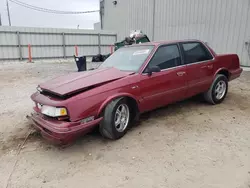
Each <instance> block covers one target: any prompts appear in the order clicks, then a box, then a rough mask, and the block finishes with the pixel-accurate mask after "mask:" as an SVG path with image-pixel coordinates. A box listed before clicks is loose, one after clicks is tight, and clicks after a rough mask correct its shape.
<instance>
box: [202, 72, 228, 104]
mask: <svg viewBox="0 0 250 188" xmlns="http://www.w3.org/2000/svg"><path fill="white" fill-rule="evenodd" d="M227 91H228V79H227V77H226V76H225V75H223V74H218V75H217V76H216V78H215V79H214V81H213V83H212V85H211V86H210V88H209V90H208V91H207V92H206V93H204V98H205V100H206V101H207V102H209V103H211V104H219V103H221V102H222V101H223V100H224V99H225V97H226V95H227Z"/></svg>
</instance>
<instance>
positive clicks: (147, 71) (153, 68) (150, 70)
mask: <svg viewBox="0 0 250 188" xmlns="http://www.w3.org/2000/svg"><path fill="white" fill-rule="evenodd" d="M145 72H146V73H147V74H148V75H149V76H151V75H152V73H153V72H161V69H160V67H158V66H152V67H148V68H147V69H146V71H145Z"/></svg>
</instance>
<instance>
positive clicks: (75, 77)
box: [31, 40, 242, 144]
mask: <svg viewBox="0 0 250 188" xmlns="http://www.w3.org/2000/svg"><path fill="white" fill-rule="evenodd" d="M241 73H242V69H241V68H240V63H239V58H238V56H237V55H236V54H227V55H217V54H216V53H215V52H214V51H213V50H212V49H211V48H210V47H208V46H207V45H206V44H205V43H203V42H201V41H198V40H186V41H174V42H153V43H146V44H145V43H144V44H140V45H132V46H128V47H123V48H121V49H119V50H117V51H116V52H115V53H114V54H112V55H111V56H110V57H109V58H108V59H107V60H106V61H105V62H104V63H103V64H101V65H100V66H99V68H98V69H96V70H91V71H86V72H79V73H72V74H69V75H65V76H62V77H58V78H55V79H53V80H51V81H49V82H46V83H43V84H40V85H39V86H38V88H37V90H38V91H37V92H36V93H34V94H33V95H32V96H31V98H32V100H33V101H34V102H35V107H34V110H35V113H33V114H32V116H31V119H32V120H33V123H34V125H35V127H36V128H37V129H38V130H39V131H40V132H41V134H42V136H43V137H45V138H46V139H49V140H51V141H54V142H57V143H62V144H66V143H69V142H71V141H73V140H74V139H76V138H77V137H78V136H79V135H82V134H85V133H87V132H89V131H91V130H92V129H93V128H94V127H96V126H98V127H99V130H100V133H101V134H102V135H103V136H104V137H107V138H109V139H119V138H121V137H122V136H124V134H125V133H126V131H127V130H128V128H129V127H130V126H131V125H132V123H133V121H134V120H135V119H136V118H138V117H139V115H140V114H141V113H143V112H146V111H150V110H153V109H155V108H159V107H161V106H165V105H167V104H170V103H174V102H176V101H180V100H183V99H186V98H189V97H191V96H194V95H197V94H203V95H204V98H205V99H206V101H208V102H209V103H211V104H219V103H221V102H222V101H223V100H224V98H225V97H226V94H227V91H228V81H231V80H233V79H235V78H237V77H239V76H240V74H241Z"/></svg>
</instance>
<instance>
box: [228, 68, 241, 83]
mask: <svg viewBox="0 0 250 188" xmlns="http://www.w3.org/2000/svg"><path fill="white" fill-rule="evenodd" d="M242 71H243V69H242V68H239V69H237V70H234V71H230V78H229V80H230V81H231V80H234V79H236V78H238V77H240V75H241V73H242Z"/></svg>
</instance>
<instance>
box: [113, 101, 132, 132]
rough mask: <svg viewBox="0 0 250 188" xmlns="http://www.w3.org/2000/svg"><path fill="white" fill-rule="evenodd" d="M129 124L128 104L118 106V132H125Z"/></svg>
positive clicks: (116, 115) (116, 116)
mask: <svg viewBox="0 0 250 188" xmlns="http://www.w3.org/2000/svg"><path fill="white" fill-rule="evenodd" d="M128 123H129V107H128V105H126V104H121V105H119V106H118V108H117V110H116V112H115V128H116V130H117V131H118V132H123V131H124V130H125V129H126V128H127V126H128Z"/></svg>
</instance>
